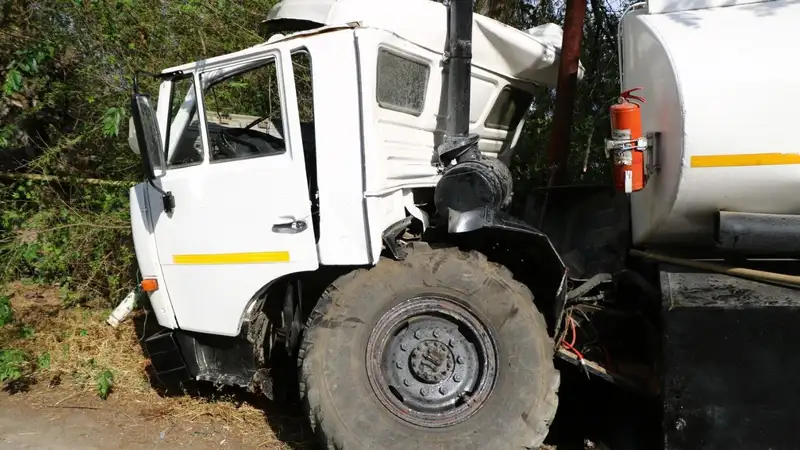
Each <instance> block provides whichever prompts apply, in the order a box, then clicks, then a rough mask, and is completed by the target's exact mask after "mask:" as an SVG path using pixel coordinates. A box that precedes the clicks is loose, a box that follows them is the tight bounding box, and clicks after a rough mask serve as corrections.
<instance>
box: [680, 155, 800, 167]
mask: <svg viewBox="0 0 800 450" xmlns="http://www.w3.org/2000/svg"><path fill="white" fill-rule="evenodd" d="M690 161H691V166H692V167H744V166H783V165H787V164H800V154H798V153H745V154H740V155H698V156H692V158H691V160H690Z"/></svg>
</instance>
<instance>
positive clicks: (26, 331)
mask: <svg viewBox="0 0 800 450" xmlns="http://www.w3.org/2000/svg"><path fill="white" fill-rule="evenodd" d="M34 335H36V330H34V329H33V327H32V326H30V325H23V326H22V327H20V329H19V337H21V338H23V339H30V338H32V337H33V336H34Z"/></svg>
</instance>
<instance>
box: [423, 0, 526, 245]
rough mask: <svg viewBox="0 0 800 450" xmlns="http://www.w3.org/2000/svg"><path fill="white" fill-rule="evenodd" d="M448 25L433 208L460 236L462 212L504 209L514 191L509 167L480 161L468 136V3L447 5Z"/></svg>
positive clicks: (466, 0) (453, 0)
mask: <svg viewBox="0 0 800 450" xmlns="http://www.w3.org/2000/svg"><path fill="white" fill-rule="evenodd" d="M448 20H449V23H448V30H447V43H448V49H447V59H446V62H447V133H446V134H445V139H444V142H443V143H442V144H441V145H440V146H439V147H438V148H437V149H436V151H437V153H438V155H439V161H440V162H441V164H442V165H443V166H444V173H443V175H442V178H441V179H440V180H439V183H438V184H437V185H436V189H435V192H434V203H435V204H436V209H437V211H438V213H439V216H440V217H442V218H447V219H448V222H449V226H448V228H449V229H450V230H451V232H461V231H471V229H472V228H471V227H467V228H465V227H463V226H456V224H455V223H454V221H455V222H458V221H459V218H460V217H462V215H463V214H464V213H467V212H474V211H478V210H482V211H484V212H485V211H486V209H487V208H489V209H493V210H498V209H500V208H504V207H506V206H508V205H509V204H510V203H511V193H512V188H513V186H512V179H511V171H510V170H509V169H508V167H506V165H505V164H503V163H502V162H501V161H500V160H498V159H495V158H487V157H484V156H483V155H482V154H481V153H480V151H479V150H478V141H479V139H480V138H479V136H478V135H477V134H475V133H470V132H469V113H470V85H471V74H472V70H471V64H472V0H450V3H449V4H448ZM453 161H455V164H453V165H451V163H452V162H453ZM484 216H485V214H484ZM455 230H458V231H455Z"/></svg>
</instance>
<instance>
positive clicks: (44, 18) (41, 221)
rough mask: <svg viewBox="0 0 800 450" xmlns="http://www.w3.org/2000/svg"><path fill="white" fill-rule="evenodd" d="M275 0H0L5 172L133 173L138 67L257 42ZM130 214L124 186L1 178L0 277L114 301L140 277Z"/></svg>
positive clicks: (72, 296) (0, 134) (74, 296)
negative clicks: (133, 92) (131, 136)
mask: <svg viewBox="0 0 800 450" xmlns="http://www.w3.org/2000/svg"><path fill="white" fill-rule="evenodd" d="M274 3H275V0H242V1H237V2H230V1H217V0H180V1H170V2H164V1H156V0H145V1H133V0H111V1H97V0H52V1H49V2H40V1H35V0H15V1H10V2H8V1H7V2H0V4H2V5H3V6H4V8H3V9H2V11H0V85H2V86H1V87H0V172H34V173H44V174H48V175H56V176H59V177H65V178H73V177H75V178H100V179H111V180H126V181H128V180H129V181H136V180H140V179H141V174H140V167H141V165H140V164H141V163H140V161H139V159H138V156H137V155H136V154H134V153H133V152H132V151H131V150H130V148H129V147H128V143H127V135H128V117H129V113H128V104H129V95H130V88H131V77H132V75H133V74H134V72H135V71H136V70H146V71H158V70H161V69H163V68H165V67H169V66H173V65H176V64H180V63H184V62H187V61H194V60H198V59H202V58H204V57H207V56H214V55H218V54H223V53H228V52H232V51H235V50H239V49H241V48H244V47H247V46H250V45H253V44H255V43H258V42H261V41H262V40H263V38H262V37H261V36H260V35H259V34H258V25H259V23H260V21H261V20H263V19H264V17H265V15H266V13H267V11H268V10H269V8H270V7H271V6H272V5H273V4H274ZM141 84H142V88H143V90H145V91H150V92H153V93H156V92H157V84H156V83H155V81H153V80H150V79H145V78H143V79H142V80H141ZM129 223H130V220H129V211H128V189H127V188H125V187H108V186H95V185H89V186H87V185H82V184H80V183H55V182H54V183H44V182H34V181H17V182H7V181H4V180H0V279H2V278H6V279H31V280H33V281H36V282H40V283H57V284H58V285H60V286H61V287H62V290H63V292H64V295H63V301H64V302H65V303H66V304H74V303H78V302H81V301H83V300H85V299H87V298H91V297H96V298H106V299H111V300H112V301H113V300H116V299H117V298H118V297H119V296H120V295H123V294H124V293H125V292H127V291H128V290H129V289H130V287H131V285H132V284H133V278H134V275H135V258H134V253H133V246H132V243H131V236H130V225H129ZM1 314H2V304H0V315H1ZM0 320H3V319H2V316H0Z"/></svg>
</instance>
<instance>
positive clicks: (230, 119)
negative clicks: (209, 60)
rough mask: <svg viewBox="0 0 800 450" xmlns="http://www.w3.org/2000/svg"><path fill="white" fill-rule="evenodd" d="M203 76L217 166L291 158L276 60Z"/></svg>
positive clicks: (213, 155)
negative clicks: (265, 159) (287, 156)
mask: <svg viewBox="0 0 800 450" xmlns="http://www.w3.org/2000/svg"><path fill="white" fill-rule="evenodd" d="M255 64H256V65H253V64H250V65H248V66H245V67H241V66H238V67H233V68H225V69H219V70H216V71H213V72H209V73H206V74H203V77H202V79H203V85H204V86H205V89H204V91H203V99H204V104H205V107H206V123H207V125H208V141H209V146H210V149H211V155H210V157H211V162H223V161H235V160H240V159H248V158H257V157H261V156H270V155H279V154H283V153H285V152H286V142H285V140H284V135H285V133H284V128H283V127H284V119H283V112H282V109H281V94H280V88H279V86H278V77H277V72H276V69H277V67H276V64H275V60H270V61H267V62H263V61H259V62H257V63H255Z"/></svg>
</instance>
